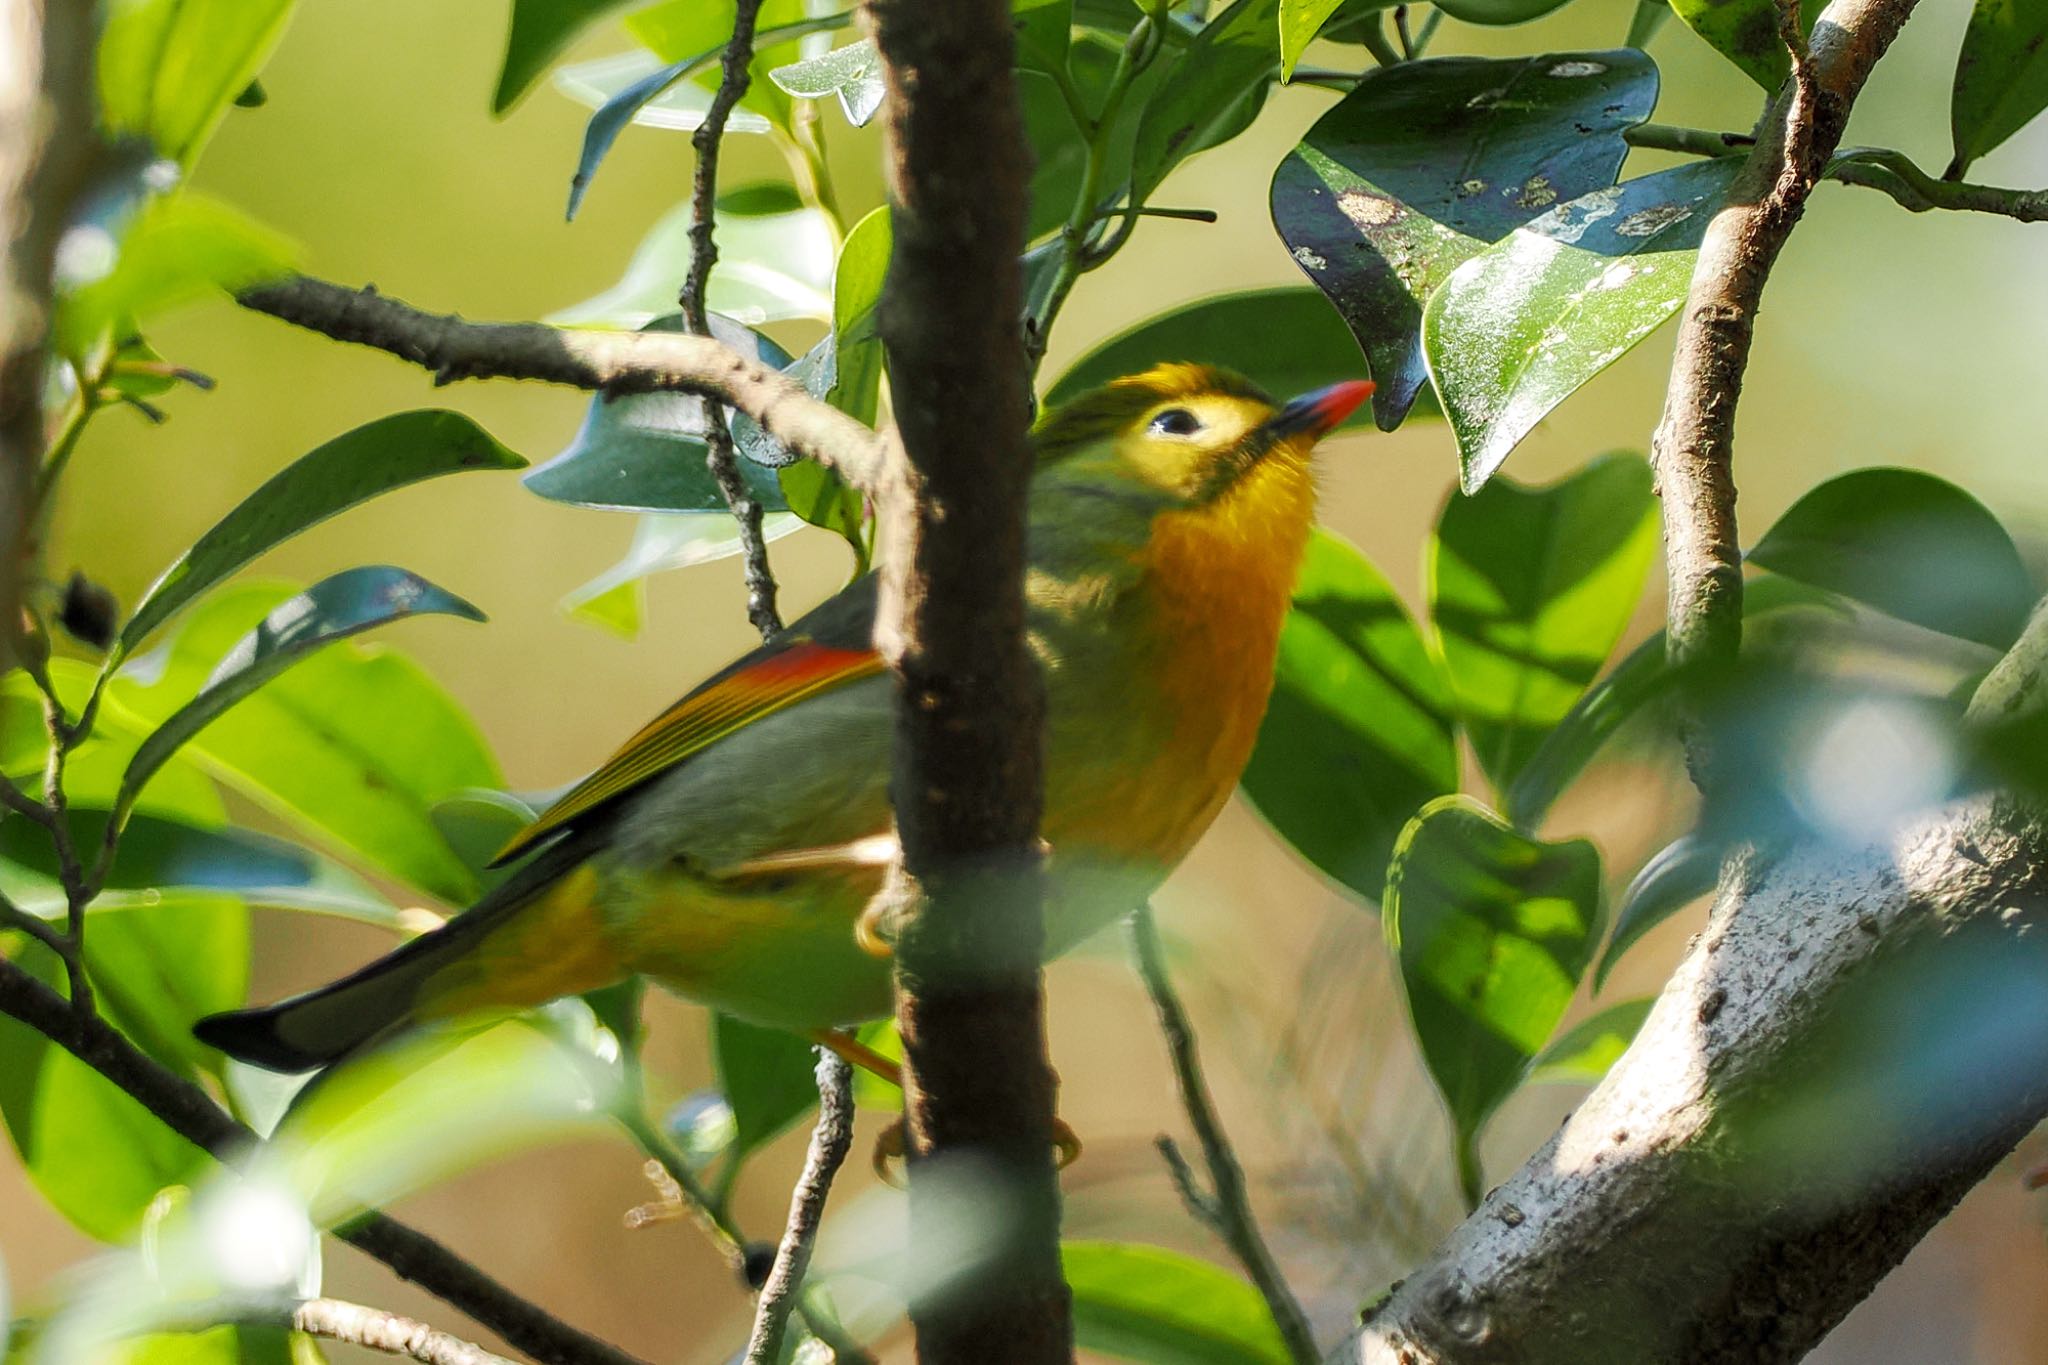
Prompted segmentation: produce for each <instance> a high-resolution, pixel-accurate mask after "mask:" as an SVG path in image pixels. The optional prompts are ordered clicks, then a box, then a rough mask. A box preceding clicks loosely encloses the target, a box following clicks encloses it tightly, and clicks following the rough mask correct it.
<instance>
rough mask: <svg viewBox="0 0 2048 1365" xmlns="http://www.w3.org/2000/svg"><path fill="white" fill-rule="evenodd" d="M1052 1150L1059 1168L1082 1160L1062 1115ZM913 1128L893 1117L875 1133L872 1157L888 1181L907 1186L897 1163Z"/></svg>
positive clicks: (1078, 1141) (1076, 1138) (906, 1151)
mask: <svg viewBox="0 0 2048 1365" xmlns="http://www.w3.org/2000/svg"><path fill="white" fill-rule="evenodd" d="M1052 1150H1053V1155H1054V1156H1055V1157H1056V1158H1057V1159H1058V1160H1057V1164H1058V1169H1060V1170H1062V1171H1064V1170H1065V1169H1067V1167H1069V1166H1071V1165H1073V1164H1074V1163H1075V1162H1076V1161H1078V1160H1080V1159H1081V1138H1080V1135H1079V1134H1077V1133H1075V1132H1074V1130H1073V1129H1072V1128H1069V1127H1068V1126H1067V1121H1066V1120H1065V1119H1063V1118H1060V1117H1059V1116H1058V1115H1054V1116H1053V1121H1052ZM909 1151H910V1129H909V1128H908V1127H907V1126H906V1125H905V1124H904V1122H903V1120H902V1119H892V1120H891V1121H890V1123H889V1126H888V1127H887V1128H884V1129H883V1130H882V1131H881V1132H880V1133H877V1134H876V1135H875V1150H874V1152H873V1154H872V1156H871V1158H870V1159H871V1160H872V1162H873V1164H874V1168H875V1174H876V1175H877V1176H878V1177H880V1178H881V1180H882V1182H883V1183H884V1184H888V1185H894V1186H895V1187H896V1188H898V1189H901V1188H903V1183H904V1182H903V1180H902V1179H901V1178H900V1177H899V1176H898V1175H897V1163H898V1162H900V1161H902V1160H903V1158H904V1157H905V1156H907V1155H909Z"/></svg>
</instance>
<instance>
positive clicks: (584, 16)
mask: <svg viewBox="0 0 2048 1365" xmlns="http://www.w3.org/2000/svg"><path fill="white" fill-rule="evenodd" d="M628 3H629V0H512V27H511V30H510V31H509V32H507V33H506V35H505V60H504V62H503V63H502V64H501V66H500V69H499V71H498V88H497V90H496V91H495V92H494V93H493V94H492V96H491V112H492V113H494V114H500V115H502V114H504V113H506V112H507V111H508V110H510V109H511V108H512V106H513V105H515V104H517V103H519V101H520V99H521V97H523V96H524V95H525V94H526V92H527V91H528V90H530V89H532V88H533V83H534V82H535V81H537V80H539V79H540V76H541V73H542V72H543V71H546V70H547V69H548V68H549V67H550V66H552V65H554V63H555V60H556V59H557V58H558V57H560V56H561V55H562V54H563V53H564V52H567V51H568V50H569V44H571V43H573V42H575V41H576V38H577V36H578V35H580V34H581V33H582V32H583V30H584V29H586V28H588V27H589V26H590V25H592V24H594V23H596V22H597V21H598V20H599V19H601V18H603V17H604V16H605V15H607V14H610V13H613V12H615V11H617V10H621V9H624V8H626V6H627V4H628Z"/></svg>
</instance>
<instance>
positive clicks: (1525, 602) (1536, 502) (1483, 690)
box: [1429, 453, 1657, 787]
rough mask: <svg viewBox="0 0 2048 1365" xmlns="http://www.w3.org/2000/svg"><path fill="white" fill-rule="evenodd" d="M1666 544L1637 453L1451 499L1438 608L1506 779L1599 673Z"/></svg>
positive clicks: (1464, 704)
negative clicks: (1546, 479)
mask: <svg viewBox="0 0 2048 1365" xmlns="http://www.w3.org/2000/svg"><path fill="white" fill-rule="evenodd" d="M1656 549H1657V512H1656V506H1655V503H1654V500H1653V498H1652V496H1651V493H1650V470H1649V466H1648V465H1646V464H1644V463H1643V460H1642V458H1641V457H1640V456H1636V455H1629V454H1619V453H1617V454H1611V455H1603V456H1601V457H1600V458H1599V459H1597V460H1594V461H1593V462H1591V463H1590V464H1588V465H1587V466H1586V467H1585V468H1584V469H1581V470H1580V471H1579V472H1578V473H1576V474H1574V475H1572V476H1571V477H1570V478H1568V479H1565V480H1563V481H1561V482H1558V483H1554V484H1548V485H1545V486H1543V487H1540V488H1530V487H1525V486H1523V485H1521V484H1517V483H1515V482H1513V481H1512V480H1508V479H1495V480H1494V481H1493V482H1492V483H1490V484H1488V485H1487V486H1486V487H1485V488H1483V489H1481V490H1480V491H1479V492H1478V493H1476V494H1473V495H1472V496H1470V497H1458V496H1453V497H1452V498H1451V500H1450V502H1449V503H1448V504H1446V506H1445V507H1444V512H1443V516H1442V518H1441V519H1440V520H1439V521H1438V523H1437V528H1436V534H1435V535H1434V536H1433V537H1432V538H1431V541H1430V550H1429V604H1430V617H1431V619H1432V622H1433V623H1434V625H1435V627H1436V631H1437V638H1438V640H1439V642H1440V645H1441V648H1442V653H1443V660H1444V665H1445V667H1446V668H1447V670H1448V671H1449V673H1450V679H1451V689H1452V691H1453V693H1454V694H1455V695H1456V697H1457V701H1458V709H1459V712H1460V714H1461V715H1462V716H1463V718H1464V721H1465V726H1466V729H1467V731H1468V733H1469V734H1470V735H1471V738H1472V747H1473V749H1474V751H1475V752H1476V753H1477V755H1478V757H1479V763H1480V766H1481V767H1482V768H1484V769H1485V770H1486V773H1487V776H1489V777H1490V778H1492V779H1493V781H1494V782H1495V784H1496V785H1498V786H1500V787H1506V786H1507V785H1508V784H1509V783H1511V782H1513V781H1514V779H1515V776H1516V774H1518V773H1519V772H1520V771H1521V769H1522V766H1523V764H1525V763H1526V762H1528V760H1529V757H1530V755H1532V754H1533V753H1534V752H1535V751H1536V748H1537V746H1538V745H1539V744H1541V743H1542V741H1543V737H1544V734H1545V733H1546V732H1547V731H1548V730H1549V729H1550V728H1551V727H1552V726H1553V725H1556V724H1557V723H1558V722H1559V721H1560V720H1562V719H1563V718H1564V716H1565V714H1566V713H1567V712H1568V711H1570V710H1571V708H1572V704H1573V703H1574V702H1576V701H1577V700H1578V698H1579V694H1580V693H1581V692H1583V691H1584V690H1585V689H1586V685H1587V684H1588V683H1590V682H1592V681H1593V679H1594V677H1595V676H1597V675H1598V673H1599V671H1600V666H1601V664H1602V663H1603V662H1605V660H1606V658H1607V654H1608V652H1609V651H1610V650H1612V649H1613V648H1614V642H1615V641H1616V640H1617V639H1619V638H1620V636H1621V632H1622V630H1623V629H1624V628H1625V627H1626V626H1627V625H1628V621H1629V617H1630V616H1631V615H1633V614H1634V611H1635V606H1636V602H1637V600H1638V598H1640V597H1641V595H1642V591H1643V577H1644V575H1645V574H1646V573H1647V572H1648V571H1649V567H1650V561H1651V559H1652V557H1653V556H1654V555H1655V553H1656Z"/></svg>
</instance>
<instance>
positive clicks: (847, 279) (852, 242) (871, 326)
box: [826, 208, 895, 425]
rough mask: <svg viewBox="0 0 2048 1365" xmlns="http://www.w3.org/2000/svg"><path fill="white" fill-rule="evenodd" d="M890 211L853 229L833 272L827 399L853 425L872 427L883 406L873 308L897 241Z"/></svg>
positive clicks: (878, 336) (883, 210)
mask: <svg viewBox="0 0 2048 1365" xmlns="http://www.w3.org/2000/svg"><path fill="white" fill-rule="evenodd" d="M893 232H894V230H893V228H892V227H891V225H890V218H889V210H888V209H886V208H879V209H876V210H874V211H873V212H871V213H869V214H868V215H867V216H866V217H864V218H862V219H861V220H860V221H859V222H858V223H855V224H854V225H853V231H851V232H849V233H847V234H846V245H845V246H843V247H841V248H840V251H839V261H838V264H837V265H836V266H835V267H834V268H833V272H832V342H833V347H834V357H833V366H834V379H833V383H832V387H831V389H830V390H829V391H828V392H827V394H826V397H827V399H828V400H829V401H830V402H831V404H832V406H833V407H835V408H838V409H839V410H840V411H841V412H843V413H845V414H846V415H847V416H849V417H852V418H854V419H855V420H857V421H861V422H866V423H868V424H870V425H873V423H874V421H875V416H876V413H877V412H878V411H879V408H880V404H881V385H882V337H881V333H880V332H879V331H878V330H877V328H876V323H875V308H876V306H877V305H878V304H880V303H881V301H882V284H883V281H884V280H885V279H886V278H887V277H888V274H889V256H890V254H891V252H892V251H893V249H894V243H895V237H894V235H893Z"/></svg>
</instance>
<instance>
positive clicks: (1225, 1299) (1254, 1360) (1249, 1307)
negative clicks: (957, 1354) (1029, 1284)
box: [1060, 1241, 1289, 1365]
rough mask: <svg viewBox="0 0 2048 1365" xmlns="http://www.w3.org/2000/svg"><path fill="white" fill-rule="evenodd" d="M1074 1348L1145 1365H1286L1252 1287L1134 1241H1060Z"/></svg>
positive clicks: (1227, 1274) (1177, 1254) (1174, 1253)
mask: <svg viewBox="0 0 2048 1365" xmlns="http://www.w3.org/2000/svg"><path fill="white" fill-rule="evenodd" d="M1060 1264H1061V1268H1062V1269H1063V1270H1064V1272H1065V1274H1066V1279H1067V1286H1068V1288H1069V1289H1071V1290H1072V1291H1073V1295H1074V1344H1075V1345H1077V1346H1080V1347H1082V1348H1083V1349H1085V1350H1088V1351H1095V1352H1099V1353H1101V1354H1103V1355H1107V1356H1113V1357H1115V1358H1116V1359H1118V1360H1136V1361H1143V1362H1146V1365H1287V1362H1288V1359H1289V1357H1288V1354H1287V1346H1286V1343H1285V1342H1284V1341H1282V1340H1281V1337H1280V1329H1279V1328H1277V1327H1275V1326H1274V1325H1273V1315H1272V1314H1271V1313H1270V1312H1268V1311H1267V1309H1266V1303H1265V1300H1264V1299H1262V1298H1260V1297H1259V1292H1258V1290H1256V1289H1254V1288H1252V1286H1251V1285H1249V1284H1247V1283H1246V1282H1245V1281H1243V1280H1242V1279H1239V1278H1238V1277H1237V1276H1236V1275H1233V1274H1231V1273H1230V1272H1229V1271H1227V1270H1224V1269H1221V1268H1220V1267H1218V1266H1214V1265H1211V1264H1210V1263H1209V1262H1207V1261H1200V1260H1196V1259H1195V1258H1194V1257H1192V1256H1185V1255H1182V1254H1181V1253H1180V1252H1177V1251H1168V1250H1167V1249H1166V1248H1164V1247H1155V1246H1143V1245H1140V1244H1138V1243H1135V1242H1083V1241H1070V1242H1062V1243H1061V1244H1060Z"/></svg>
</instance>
